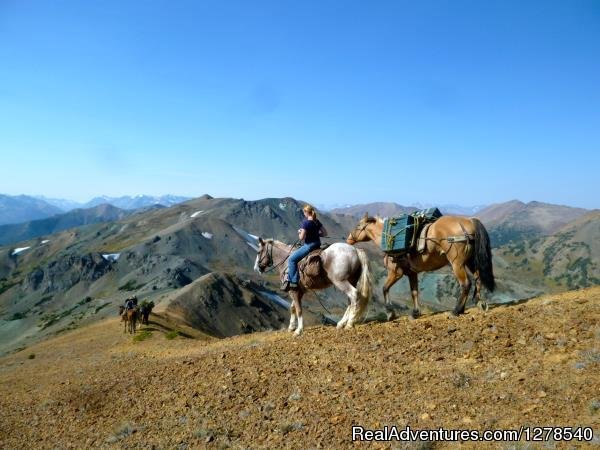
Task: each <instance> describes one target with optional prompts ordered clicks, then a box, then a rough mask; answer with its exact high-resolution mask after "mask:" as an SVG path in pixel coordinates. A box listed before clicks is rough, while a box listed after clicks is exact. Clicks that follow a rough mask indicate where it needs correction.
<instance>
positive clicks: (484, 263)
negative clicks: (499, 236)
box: [471, 217, 496, 292]
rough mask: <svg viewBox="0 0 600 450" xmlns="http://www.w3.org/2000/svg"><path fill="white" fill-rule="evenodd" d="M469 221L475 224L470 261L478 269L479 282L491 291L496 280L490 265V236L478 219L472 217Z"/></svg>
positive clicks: (494, 286)
mask: <svg viewBox="0 0 600 450" xmlns="http://www.w3.org/2000/svg"><path fill="white" fill-rule="evenodd" d="M471 221H472V222H473V224H474V225H475V249H474V253H473V256H472V262H473V263H474V266H475V270H478V271H479V278H480V279H481V283H482V284H483V285H484V286H485V287H486V289H487V290H488V291H490V292H493V291H494V289H495V288H496V280H494V269H493V267H492V249H491V245H490V237H489V236H488V233H487V230H486V229H485V227H484V226H483V224H482V223H481V222H480V221H479V219H476V218H474V217H473V218H472V219H471Z"/></svg>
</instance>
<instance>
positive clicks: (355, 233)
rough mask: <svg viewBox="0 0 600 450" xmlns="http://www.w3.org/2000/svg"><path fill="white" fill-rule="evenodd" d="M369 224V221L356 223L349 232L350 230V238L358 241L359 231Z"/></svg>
mask: <svg viewBox="0 0 600 450" xmlns="http://www.w3.org/2000/svg"><path fill="white" fill-rule="evenodd" d="M368 226H369V222H365V223H364V224H362V225H361V224H358V225H357V226H356V228H354V229H353V230H352V231H351V232H350V239H352V240H353V241H354V242H355V243H356V242H360V241H359V240H358V236H359V235H360V233H362V232H363V231H365V229H366V228H367V227H368Z"/></svg>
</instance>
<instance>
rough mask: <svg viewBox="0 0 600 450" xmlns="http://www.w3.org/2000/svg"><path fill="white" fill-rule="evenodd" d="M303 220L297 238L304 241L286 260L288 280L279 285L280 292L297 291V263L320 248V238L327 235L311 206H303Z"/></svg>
mask: <svg viewBox="0 0 600 450" xmlns="http://www.w3.org/2000/svg"><path fill="white" fill-rule="evenodd" d="M302 212H303V213H304V220H303V221H302V223H301V224H300V229H299V230H298V238H299V239H300V240H301V241H304V244H303V245H302V246H301V247H300V248H299V249H297V250H296V251H294V252H293V253H292V254H291V255H290V257H289V259H288V278H287V279H286V280H284V281H283V283H282V285H281V290H282V291H288V290H290V289H297V288H298V282H299V280H300V275H299V274H298V262H300V260H301V259H302V258H304V257H305V256H306V255H308V254H309V253H310V252H312V251H313V250H315V249H317V248H319V247H320V246H321V239H320V237H321V236H326V235H327V230H325V227H324V226H323V224H322V223H321V222H319V219H317V212H316V211H315V209H314V208H313V207H312V206H311V205H304V207H303V208H302Z"/></svg>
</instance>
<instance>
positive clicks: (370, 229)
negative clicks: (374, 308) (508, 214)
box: [346, 214, 496, 320]
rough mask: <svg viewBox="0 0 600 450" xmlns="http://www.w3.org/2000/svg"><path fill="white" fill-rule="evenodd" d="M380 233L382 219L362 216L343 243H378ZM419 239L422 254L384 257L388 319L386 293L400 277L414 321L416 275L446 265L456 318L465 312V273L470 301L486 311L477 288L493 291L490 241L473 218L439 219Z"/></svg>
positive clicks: (416, 311) (391, 312) (391, 314)
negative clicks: (455, 291)
mask: <svg viewBox="0 0 600 450" xmlns="http://www.w3.org/2000/svg"><path fill="white" fill-rule="evenodd" d="M382 233H383V219H380V218H374V217H369V216H368V215H367V214H365V216H364V217H363V218H362V219H361V220H360V222H359V223H358V225H357V226H356V228H354V229H353V230H352V231H351V232H350V234H349V235H348V238H347V240H346V242H347V243H348V244H355V243H356V242H364V241H373V242H376V243H379V242H381V235H382ZM420 238H421V239H425V245H424V249H423V251H422V252H417V251H410V252H408V253H406V254H403V255H399V256H392V255H386V256H385V257H384V260H383V261H384V265H385V267H386V269H387V279H386V280H385V284H384V286H383V298H384V300H385V305H386V309H387V316H388V320H392V319H393V318H394V317H395V312H394V310H393V309H392V307H391V302H390V298H389V291H390V288H391V287H392V286H393V285H394V283H396V282H397V281H398V280H399V279H400V278H402V276H403V275H405V274H406V276H408V281H409V283H410V290H411V295H412V300H413V311H412V317H413V318H415V319H416V318H417V317H419V316H420V315H421V308H420V306H419V280H418V278H417V274H418V273H420V272H431V271H434V270H438V269H441V268H442V267H444V266H445V265H447V264H450V266H451V267H452V272H453V273H454V276H455V277H456V279H457V280H458V282H459V284H460V287H461V293H460V296H459V298H458V301H457V303H456V306H455V308H454V310H453V314H454V315H459V314H462V313H463V312H464V310H465V304H466V302H467V297H468V295H469V291H470V289H471V280H470V279H469V275H468V272H470V273H471V274H472V275H473V278H474V279H475V290H474V292H473V300H475V299H477V304H478V305H479V306H480V307H481V309H483V310H484V311H486V310H487V308H488V306H487V302H486V301H485V300H484V299H482V298H481V285H482V284H483V286H485V287H486V288H487V289H488V290H489V291H490V292H493V291H494V289H495V287H496V282H495V280H494V271H493V267H492V251H491V248H490V239H489V236H488V233H487V230H486V229H485V227H484V226H483V224H482V223H481V222H480V221H479V220H478V219H476V218H467V217H460V216H442V217H440V218H439V219H437V220H436V221H435V222H434V223H432V224H431V225H430V226H429V229H428V230H426V236H421V237H420Z"/></svg>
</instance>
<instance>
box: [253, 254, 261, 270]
mask: <svg viewBox="0 0 600 450" xmlns="http://www.w3.org/2000/svg"><path fill="white" fill-rule="evenodd" d="M259 256H260V254H257V255H256V260H255V261H254V271H255V272H260V269H259V268H258V258H259Z"/></svg>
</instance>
